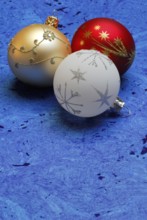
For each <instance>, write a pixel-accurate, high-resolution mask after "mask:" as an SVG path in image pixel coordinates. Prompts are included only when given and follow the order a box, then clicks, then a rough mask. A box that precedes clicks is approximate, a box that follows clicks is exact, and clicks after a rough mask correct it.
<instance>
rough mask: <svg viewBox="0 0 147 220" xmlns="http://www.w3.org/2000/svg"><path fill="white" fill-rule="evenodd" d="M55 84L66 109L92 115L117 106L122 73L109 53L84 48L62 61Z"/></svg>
mask: <svg viewBox="0 0 147 220" xmlns="http://www.w3.org/2000/svg"><path fill="white" fill-rule="evenodd" d="M53 86H54V93H55V96H56V98H57V100H58V102H59V104H60V105H61V106H62V107H63V108H64V109H65V110H67V111H68V112H70V113H71V114H74V115H77V116H80V117H92V116H96V115H99V114H101V113H103V112H104V111H106V110H107V109H109V108H111V107H113V104H114V102H115V100H116V98H117V96H118V92H119V89H120V77H119V73H118V70H117V68H116V66H115V65H114V63H113V62H112V61H111V60H110V59H109V58H108V57H107V56H105V55H104V54H102V53H100V52H98V51H96V50H80V51H77V52H74V53H72V54H70V55H68V56H67V57H66V58H65V59H64V60H63V61H62V62H61V63H60V65H59V66H58V68H57V70H56V72H55V76H54V82H53Z"/></svg>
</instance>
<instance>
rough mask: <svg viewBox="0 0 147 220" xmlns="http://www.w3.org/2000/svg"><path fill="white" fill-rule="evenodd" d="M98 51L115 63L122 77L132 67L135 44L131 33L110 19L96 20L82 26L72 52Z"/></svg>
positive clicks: (75, 36) (75, 37) (76, 35)
mask: <svg viewBox="0 0 147 220" xmlns="http://www.w3.org/2000/svg"><path fill="white" fill-rule="evenodd" d="M81 49H96V50H98V51H100V52H102V53H104V54H106V55H107V56H109V58H110V59H111V60H112V61H113V62H114V63H115V65H116V67H117V68H118V71H119V73H120V75H122V74H124V73H125V72H126V71H127V70H128V68H129V67H130V66H131V64H132V62H133V60H134V56H135V43H134V40H133V37H132V35H131V33H130V32H129V31H128V30H127V28H126V27H124V26H123V25H122V24H120V23H119V22H117V21H115V20H113V19H110V18H94V19H91V20H89V21H87V22H85V23H84V24H82V25H81V26H80V27H79V28H78V30H77V31H76V33H75V34H74V36H73V39H72V51H73V52H74V51H77V50H81Z"/></svg>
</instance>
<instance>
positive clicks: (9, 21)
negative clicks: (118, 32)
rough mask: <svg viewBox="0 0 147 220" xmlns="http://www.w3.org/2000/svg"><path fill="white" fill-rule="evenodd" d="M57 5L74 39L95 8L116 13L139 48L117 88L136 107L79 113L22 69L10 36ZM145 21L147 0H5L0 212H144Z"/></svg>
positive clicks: (130, 217)
mask: <svg viewBox="0 0 147 220" xmlns="http://www.w3.org/2000/svg"><path fill="white" fill-rule="evenodd" d="M54 9H56V11H57V16H58V18H59V20H60V25H59V29H60V30H61V31H62V32H63V33H65V34H66V36H67V37H68V38H69V39H70V41H71V39H72V36H73V34H74V32H75V31H76V29H77V28H78V27H79V25H81V24H82V23H83V22H85V20H89V19H92V18H94V17H110V18H114V19H116V20H118V21H119V22H120V23H122V24H124V25H125V26H126V27H127V28H128V29H129V31H130V32H131V33H132V34H133V37H134V40H135V43H136V50H137V51H136V58H135V61H134V63H133V65H132V67H131V68H130V69H129V70H128V72H127V73H126V74H125V75H124V76H123V79H122V85H121V91H120V97H121V98H122V99H123V100H124V101H125V102H126V106H127V107H128V108H129V109H130V110H131V112H132V114H131V116H129V117H122V115H123V114H125V112H122V113H121V115H115V114H107V113H105V114H103V115H101V116H98V117H95V118H91V119H80V118H75V117H73V116H71V115H69V114H68V113H67V112H65V111H64V110H62V109H61V108H60V106H59V105H58V103H57V101H56V99H55V97H54V95H53V90H52V88H50V89H42V90H41V89H40V90H39V89H35V88H34V89H33V88H29V87H28V86H26V85H23V84H21V83H19V82H18V81H17V80H16V79H15V77H14V75H13V74H12V72H11V70H10V69H9V66H8V63H7V45H8V43H9V41H10V39H11V38H12V37H13V36H14V35H15V34H16V33H17V32H18V31H19V30H20V29H21V28H23V27H25V26H27V25H29V24H32V23H44V21H45V19H46V17H47V16H48V15H51V14H52V13H53V10H54ZM146 26H147V1H145V0H130V1H128V0H104V1H102V0H99V1H96V0H86V1H84V0H80V1H78V0H76V1H69V0H66V1H65V0H62V1H61V0H54V1H49V0H42V1H41V0H40V1H36V0H30V1H28V0H21V1H19V0H9V1H6V0H1V2H0V220H11V219H14V220H39V219H45V220H97V219H98V220H145V219H147V157H146V156H147V102H146V99H147V96H146V94H147V77H146V75H147V60H146V56H147V52H146V50H147V42H146V39H147V29H146ZM123 111H124V110H123Z"/></svg>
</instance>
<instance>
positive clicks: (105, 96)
mask: <svg viewBox="0 0 147 220" xmlns="http://www.w3.org/2000/svg"><path fill="white" fill-rule="evenodd" d="M94 89H95V91H96V92H97V94H98V95H99V97H100V98H99V99H97V100H96V101H95V102H100V103H101V104H100V107H102V106H103V105H104V104H105V105H107V106H108V107H110V103H109V99H110V98H111V97H112V95H109V91H108V90H109V89H108V83H107V88H106V91H105V93H104V94H103V93H102V92H101V91H99V90H98V89H96V88H94Z"/></svg>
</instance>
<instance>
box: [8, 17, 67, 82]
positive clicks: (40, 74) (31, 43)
mask: <svg viewBox="0 0 147 220" xmlns="http://www.w3.org/2000/svg"><path fill="white" fill-rule="evenodd" d="M49 21H50V20H49ZM49 21H48V22H49ZM70 53H71V46H70V43H69V41H68V39H67V38H66V36H65V35H64V34H62V33H61V32H60V31H59V30H58V29H56V28H55V27H53V26H49V25H47V24H32V25H30V26H27V27H25V28H23V29H22V30H21V31H19V32H18V33H17V34H16V35H15V37H14V38H13V39H12V40H11V42H10V44H9V48H8V61H9V65H10V67H11V69H12V71H13V73H14V74H15V76H16V77H17V78H18V79H19V80H21V81H22V82H25V83H28V84H31V85H37V86H48V85H52V82H53V77H54V73H55V71H56V69H57V67H58V65H59V64H60V62H61V61H62V60H63V59H64V58H65V57H66V56H67V55H68V54H70Z"/></svg>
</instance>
